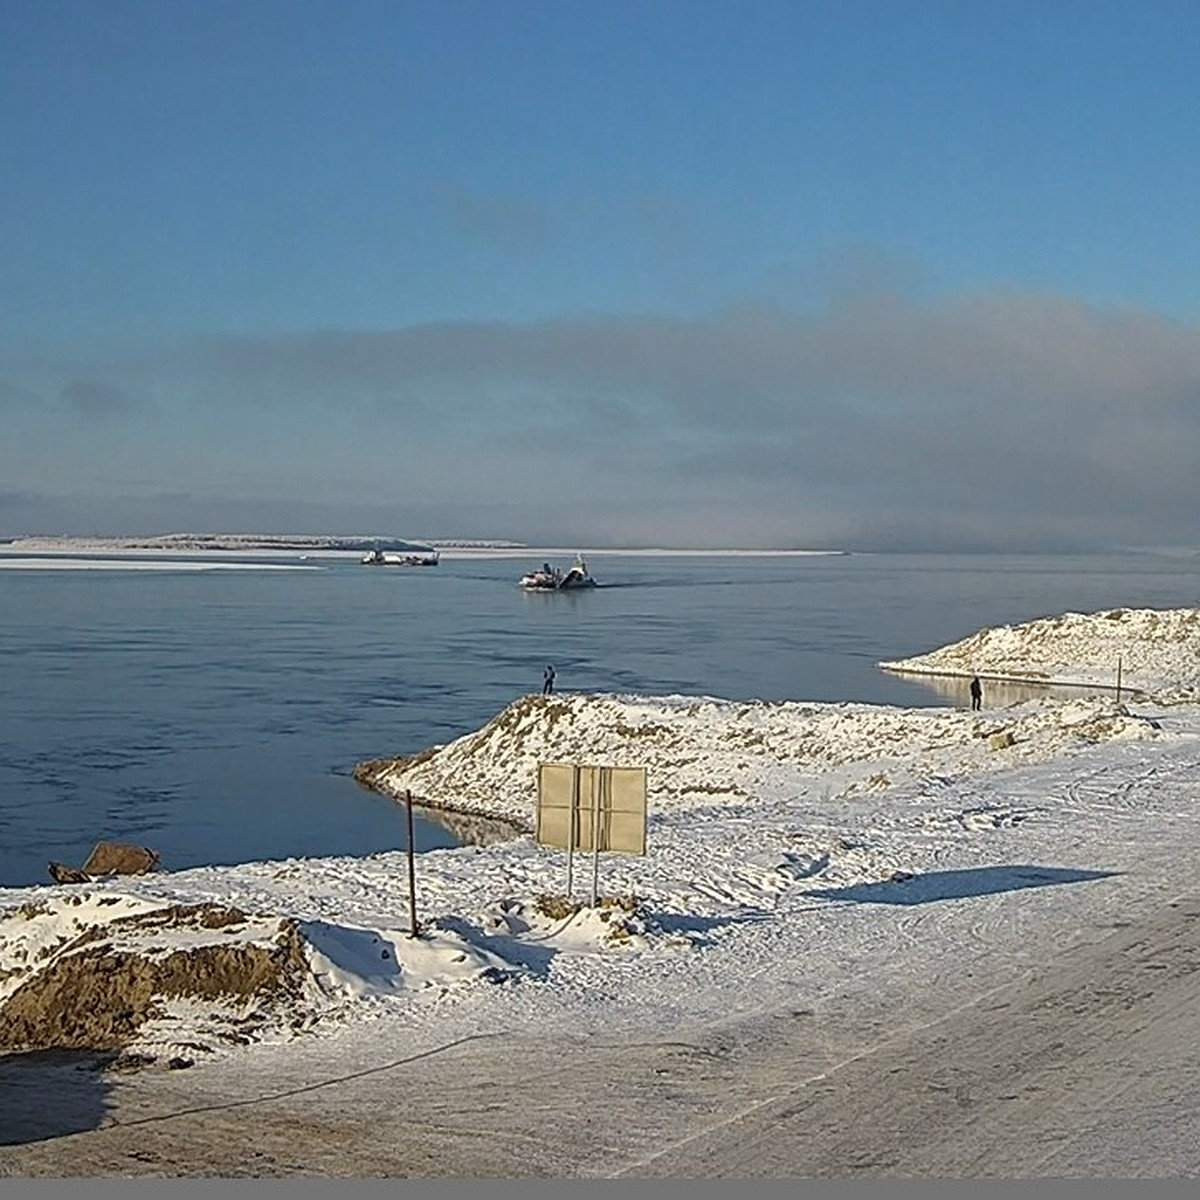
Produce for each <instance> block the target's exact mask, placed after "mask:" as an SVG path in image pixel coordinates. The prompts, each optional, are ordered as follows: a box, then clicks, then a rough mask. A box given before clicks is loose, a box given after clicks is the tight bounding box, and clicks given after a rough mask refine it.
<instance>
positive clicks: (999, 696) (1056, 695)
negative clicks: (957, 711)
mask: <svg viewBox="0 0 1200 1200" xmlns="http://www.w3.org/2000/svg"><path fill="white" fill-rule="evenodd" d="M889 673H890V674H895V675H903V676H904V678H905V679H907V680H909V681H910V682H911V683H916V684H919V685H920V686H921V687H923V688H925V689H926V690H928V691H930V692H933V693H934V694H935V695H938V696H942V697H943V698H945V699H947V700H949V701H950V702H951V703H952V704H953V705H954V706H955V707H956V708H970V707H971V693H970V690H969V689H970V686H971V680H970V677H969V676H966V675H961V676H960V675H913V674H910V673H908V672H904V671H893V672H889ZM980 683H981V684H982V685H983V707H984V708H1006V707H1008V705H1010V704H1023V703H1025V702H1026V701H1027V700H1046V699H1050V700H1079V699H1087V700H1095V699H1098V698H1100V697H1101V696H1112V697H1115V696H1116V688H1115V687H1081V686H1079V685H1074V686H1072V685H1069V684H1058V683H1055V684H1050V683H1032V682H1026V681H1024V680H1015V679H987V678H985V677H983V676H980ZM1121 698H1122V699H1123V700H1133V699H1140V698H1141V694H1140V693H1138V692H1134V691H1132V690H1131V689H1129V688H1122V689H1121Z"/></svg>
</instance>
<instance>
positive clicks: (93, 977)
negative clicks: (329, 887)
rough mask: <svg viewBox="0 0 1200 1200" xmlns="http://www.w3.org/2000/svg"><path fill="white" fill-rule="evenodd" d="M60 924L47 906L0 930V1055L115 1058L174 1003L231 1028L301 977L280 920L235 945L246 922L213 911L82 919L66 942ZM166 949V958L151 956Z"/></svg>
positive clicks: (291, 993) (238, 915)
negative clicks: (213, 1013) (92, 1053)
mask: <svg viewBox="0 0 1200 1200" xmlns="http://www.w3.org/2000/svg"><path fill="white" fill-rule="evenodd" d="M134 903H135V905H136V906H137V907H139V908H140V907H141V904H140V903H139V902H134ZM118 904H119V902H118ZM110 911H111V910H110ZM60 918H61V911H60V909H59V906H58V905H57V904H47V905H45V906H38V905H26V906H24V907H23V908H22V909H20V910H18V911H17V912H16V913H14V914H8V915H7V918H6V919H5V921H4V923H3V926H0V928H2V929H3V936H0V949H2V950H4V951H6V952H7V953H5V954H4V955H3V959H4V960H5V961H6V962H8V963H16V964H20V965H10V966H8V968H7V969H6V970H4V971H3V972H0V995H2V996H3V999H2V1001H0V1051H22V1050H46V1049H72V1050H113V1049H119V1048H121V1047H124V1046H125V1045H127V1044H128V1043H129V1042H130V1041H131V1040H133V1038H134V1037H136V1035H137V1034H138V1032H139V1031H140V1030H141V1028H142V1027H143V1026H144V1025H145V1024H146V1023H147V1022H148V1021H151V1020H156V1019H159V1018H162V1017H163V1016H164V1015H165V1008H164V1004H165V1003H166V1002H169V1001H171V1000H179V999H187V1000H190V1001H196V1002H199V1003H203V1004H208V1005H210V1006H212V1007H216V1008H221V1009H225V1010H227V1011H228V1013H229V1014H230V1015H231V1016H232V1017H233V1018H234V1024H236V1022H237V1020H238V1019H246V1018H248V1017H249V1016H250V1015H251V1013H252V1012H253V1010H255V1009H257V1008H260V1007H262V1006H264V1005H266V1006H269V1005H271V1004H272V1003H273V1002H274V1001H276V1000H284V999H294V998H296V997H298V996H299V995H300V993H301V990H302V986H303V982H304V980H305V977H306V976H307V974H308V969H307V963H306V961H305V956H304V953H303V948H302V945H301V942H300V939H299V937H298V934H297V929H296V925H295V923H294V922H290V921H287V920H283V919H277V920H275V921H274V922H270V923H268V925H271V924H273V926H274V928H273V930H270V929H268V928H262V929H259V930H258V931H257V932H258V934H259V937H258V938H257V939H250V940H244V939H245V935H246V932H247V930H248V928H249V927H250V926H251V925H252V922H251V919H250V918H249V917H247V916H246V914H244V913H242V912H239V911H238V910H237V909H233V908H223V907H219V906H216V905H193V906H185V905H170V906H166V907H158V908H152V909H150V910H148V911H145V910H143V911H134V912H132V913H129V914H128V915H121V916H114V917H113V919H112V920H111V921H107V922H93V921H92V920H91V919H84V920H81V921H78V922H76V923H75V924H76V930H75V931H74V936H71V932H72V931H70V930H66V929H64V926H63V922H62V920H61V919H60ZM39 924H42V925H45V926H46V928H45V929H44V930H43V929H39ZM22 926H24V928H22ZM51 927H53V930H54V932H53V934H52V936H50V937H43V936H42V935H43V934H44V933H49V932H50V928H51ZM265 933H269V935H270V936H269V937H267V938H264V937H263V936H262V935H263V934H265ZM181 938H182V939H183V941H184V944H180V941H181ZM168 939H169V940H170V942H171V943H172V944H173V948H167V947H166V945H160V946H156V942H157V943H165V942H167V941H168ZM187 943H190V944H187ZM241 1040H246V1039H244V1038H243V1039H241Z"/></svg>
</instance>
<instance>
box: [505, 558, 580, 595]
mask: <svg viewBox="0 0 1200 1200" xmlns="http://www.w3.org/2000/svg"><path fill="white" fill-rule="evenodd" d="M520 583H521V587H523V588H524V589H525V590H526V591H527V592H567V591H575V590H576V589H579V588H592V587H596V581H595V580H594V579H593V578H592V576H591V572H589V571H588V568H587V563H586V562H584V561H583V555H582V554H577V555H576V556H575V561H574V563H572V565H571V567H570V568H569V569H568V570H566V571H563V570H562V569H561V568H559V567H552V566H551V565H550V564H549V563H548V562H544V563H542V565H541V567H540V568H539V569H538V570H536V571H530V572H529V574H528V575H522V576H521V580H520Z"/></svg>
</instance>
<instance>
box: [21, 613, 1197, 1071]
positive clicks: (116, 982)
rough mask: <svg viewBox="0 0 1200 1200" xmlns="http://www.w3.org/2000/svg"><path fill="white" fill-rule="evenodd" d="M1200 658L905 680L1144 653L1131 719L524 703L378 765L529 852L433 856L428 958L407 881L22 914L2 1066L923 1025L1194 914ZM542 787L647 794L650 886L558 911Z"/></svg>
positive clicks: (1142, 622) (297, 885)
mask: <svg viewBox="0 0 1200 1200" xmlns="http://www.w3.org/2000/svg"><path fill="white" fill-rule="evenodd" d="M1198 634H1200V612H1198V611H1197V610H1184V611H1178V612H1152V611H1148V610H1136V611H1131V610H1119V611H1117V612H1113V613H1100V614H1091V615H1080V614H1067V615H1066V616H1063V617H1058V618H1053V619H1049V620H1046V621H1042V622H1033V623H1031V624H1029V625H1026V626H1020V627H1016V628H1006V629H1001V630H990V631H984V632H982V633H980V634H978V635H976V636H975V637H973V638H970V639H967V640H966V641H965V642H963V643H960V644H958V645H957V646H952V647H947V648H944V649H942V650H939V651H935V652H933V653H931V654H929V655H926V656H922V657H920V658H916V659H909V660H906V661H905V662H903V663H892V664H888V665H889V667H890V668H891V669H906V670H914V671H915V670H921V671H937V672H943V673H955V672H958V673H963V674H970V673H973V672H978V673H979V674H980V675H981V676H984V677H985V678H986V679H993V680H994V679H1004V678H1018V679H1020V678H1025V679H1028V678H1037V679H1042V680H1062V681H1071V682H1086V683H1090V684H1111V682H1112V681H1111V680H1110V678H1109V674H1110V672H1109V670H1108V667H1109V664H1115V662H1116V660H1117V656H1118V655H1120V656H1121V658H1122V663H1123V683H1124V686H1125V688H1127V689H1136V694H1135V695H1132V696H1131V695H1130V694H1129V693H1126V694H1125V695H1123V697H1122V699H1121V700H1120V701H1118V699H1117V698H1116V696H1115V695H1114V694H1113V692H1112V690H1111V688H1109V689H1101V688H1099V687H1097V689H1096V690H1095V692H1094V693H1092V694H1089V695H1086V696H1084V697H1076V698H1071V699H1065V700H1064V699H1053V698H1049V697H1044V698H1037V699H1031V700H1024V701H1022V702H1020V703H1016V704H1012V705H1006V706H1004V707H997V706H995V705H994V704H993V703H991V702H989V696H988V691H987V690H986V689H985V698H984V709H983V711H982V712H977V713H975V712H969V711H966V710H964V709H963V708H962V707H957V706H956V707H945V708H932V709H929V708H922V709H900V708H890V707H882V706H872V705H861V704H816V703H803V702H786V703H776V702H772V703H766V702H761V703H745V702H738V703H735V702H730V701H725V700H721V699H718V698H712V697H695V696H661V697H651V696H631V695H571V694H565V695H554V696H529V697H525V698H523V699H521V700H519V701H517V702H515V703H514V704H513V705H511V706H510V707H508V708H507V709H505V710H504V711H503V712H501V713H499V714H497V716H496V717H495V718H494V719H493V720H492V721H491V722H490V723H489V724H488V725H487V726H485V727H484V728H483V729H481V730H479V731H477V732H475V733H473V734H470V735H468V736H466V737H463V738H460V739H458V740H457V741H455V742H452V743H450V744H448V745H445V746H439V747H431V748H430V749H429V750H427V751H425V752H424V753H422V754H420V755H417V756H415V757H414V758H412V759H408V760H394V761H386V762H381V763H375V764H370V765H369V766H365V767H364V770H365V771H366V773H368V774H369V775H370V776H371V778H372V779H373V781H374V783H375V786H377V787H379V788H380V789H381V790H385V791H388V792H390V793H391V794H393V795H395V796H396V797H397V798H402V797H403V796H404V795H405V793H406V791H407V792H411V794H412V795H413V797H414V798H416V799H418V800H419V801H421V802H423V803H425V804H427V805H430V806H433V807H442V808H445V809H449V810H452V811H453V812H454V813H456V814H458V815H459V816H461V815H463V814H466V815H467V816H470V815H477V816H480V817H489V818H500V819H504V820H506V821H508V822H511V823H512V825H513V835H512V837H511V839H509V840H506V841H501V842H499V843H494V844H489V845H486V846H484V845H475V846H463V847H460V848H456V849H449V850H436V851H430V852H426V853H423V854H421V855H419V856H417V859H416V864H415V878H416V889H415V895H414V896H413V897H412V899H413V900H414V901H415V906H416V913H417V920H418V936H416V937H413V936H411V934H412V930H411V928H410V923H409V921H410V892H409V887H408V874H407V870H408V864H407V858H406V856H405V855H404V854H403V853H388V854H380V855H374V856H370V857H367V858H337V859H306V860H288V861H283V862H262V863H250V864H245V865H242V866H237V867H220V868H204V869H196V870H190V871H183V872H176V873H171V874H166V873H163V874H154V875H146V876H138V877H121V878H111V879H107V880H102V881H96V882H92V883H86V884H75V885H62V886H46V887H34V888H24V889H8V890H5V891H2V892H0V910H2V913H0V1050H13V1049H22V1048H28V1047H32V1046H48V1045H64V1046H95V1045H97V1044H100V1043H105V1044H109V1045H112V1046H119V1047H121V1048H122V1049H123V1051H124V1053H125V1054H126V1056H127V1057H128V1058H129V1059H130V1061H136V1062H140V1063H143V1064H145V1065H146V1066H148V1067H154V1066H156V1065H175V1066H180V1065H189V1064H195V1065H197V1066H199V1065H201V1064H204V1063H212V1062H217V1061H225V1062H226V1063H230V1062H232V1061H236V1060H243V1061H245V1062H247V1064H250V1063H252V1062H253V1061H255V1056H256V1055H260V1054H268V1053H274V1051H272V1050H271V1047H272V1046H274V1047H278V1048H283V1047H285V1046H287V1045H289V1044H292V1043H295V1042H297V1041H298V1040H302V1041H305V1042H307V1043H309V1044H313V1043H314V1042H319V1041H320V1040H321V1039H336V1040H338V1044H339V1045H343V1046H345V1047H347V1049H346V1051H345V1053H346V1054H347V1056H349V1057H352V1056H353V1047H354V1046H359V1047H366V1046H367V1045H368V1043H369V1046H370V1052H371V1053H372V1054H374V1055H377V1056H378V1055H386V1054H387V1053H388V1051H389V1048H392V1049H394V1048H397V1047H406V1048H412V1047H413V1046H419V1045H428V1044H434V1043H436V1042H439V1041H444V1040H448V1039H449V1038H451V1037H454V1036H464V1035H469V1034H471V1033H476V1032H479V1031H487V1030H501V1029H506V1028H515V1027H533V1026H535V1025H536V1027H538V1028H539V1029H542V1030H545V1031H547V1032H548V1033H551V1032H554V1031H562V1032H565V1031H570V1032H571V1033H573V1034H576V1035H577V1034H579V1033H580V1032H581V1031H583V1032H586V1031H587V1030H597V1029H603V1030H604V1031H606V1032H607V1033H608V1034H609V1035H613V1034H614V1033H619V1031H621V1030H622V1029H633V1028H635V1027H636V1028H637V1029H638V1030H639V1031H641V1032H642V1033H643V1034H645V1033H646V1032H647V1031H649V1032H653V1031H655V1030H658V1031H660V1032H665V1031H668V1030H671V1029H674V1028H677V1027H678V1026H679V1025H681V1024H684V1023H688V1022H702V1021H705V1020H712V1019H713V1018H714V1016H715V1015H720V1016H721V1017H723V1018H730V1017H738V1016H741V1017H752V1016H753V1015H754V1014H756V1013H770V1012H771V1011H773V1010H775V1009H778V1008H781V1007H783V1006H785V1005H791V1006H793V1007H794V1006H795V1004H796V1003H797V1001H798V1000H802V1001H803V1003H804V1004H806V1005H807V1006H809V1007H810V1008H813V1009H814V1010H819V1009H820V1007H821V1006H822V1005H823V1004H827V1003H830V1002H832V1001H833V999H834V998H836V997H844V996H846V995H850V994H855V995H859V996H862V997H866V998H867V999H868V1000H870V999H871V998H874V1002H876V1003H881V1004H882V1003H885V1002H886V1003H888V1004H895V1005H897V1006H898V1007H904V1009H905V1011H907V1012H910V1013H911V1014H912V1019H914V1020H917V1019H919V1018H920V1017H921V1016H922V1015H923V1014H931V1013H934V1012H936V1011H941V1010H944V1009H945V1008H946V1006H948V1005H951V1004H953V1003H954V1001H955V999H956V997H958V996H960V995H967V994H970V992H971V990H972V988H974V987H977V985H978V980H979V978H981V977H982V976H983V975H984V974H985V973H987V972H989V971H990V972H993V973H995V972H998V971H999V972H1003V970H1006V969H1008V970H1012V969H1017V968H1019V967H1020V965H1021V964H1022V963H1023V962H1025V961H1028V960H1029V959H1030V958H1031V956H1033V955H1034V954H1036V953H1038V952H1040V951H1044V950H1045V947H1046V945H1047V941H1048V939H1049V940H1050V941H1052V942H1055V943H1057V944H1063V945H1065V944H1067V943H1069V942H1070V941H1071V940H1072V939H1074V940H1079V939H1086V938H1088V937H1090V936H1093V935H1094V934H1095V932H1096V931H1097V930H1100V929H1104V928H1111V924H1112V922H1113V920H1114V919H1116V918H1118V917H1121V916H1124V915H1127V914H1129V913H1130V912H1133V911H1136V910H1137V909H1138V908H1139V907H1140V906H1147V905H1152V904H1156V903H1159V902H1161V901H1162V900H1164V899H1165V898H1169V897H1170V896H1173V895H1175V894H1176V893H1177V892H1178V891H1180V890H1181V887H1182V886H1183V883H1184V882H1185V881H1186V878H1185V877H1186V875H1187V873H1188V872H1189V870H1190V866H1191V865H1194V862H1195V860H1196V859H1197V858H1198V857H1200V855H1198V854H1197V849H1198V848H1200V808H1198V806H1197V805H1196V796H1197V794H1200V703H1197V690H1196V689H1197V683H1198V681H1200V637H1198ZM542 762H581V763H596V764H600V765H605V764H607V765H618V766H620V765H625V766H644V767H646V768H647V772H648V775H647V778H648V827H647V853H646V854H645V856H633V855H618V854H605V855H603V856H602V857H601V858H600V859H599V860H598V861H597V862H595V864H593V860H592V859H591V857H590V856H588V855H577V856H576V858H575V861H574V871H573V875H574V878H573V884H574V887H573V892H574V895H573V896H572V897H568V896H566V894H565V892H566V882H567V862H566V855H565V854H564V853H563V852H562V851H559V850H552V849H547V848H543V847H539V846H538V845H536V844H535V841H534V838H533V837H532V836H531V835H530V832H529V831H530V830H531V829H532V828H533V825H534V818H535V812H536V802H537V794H536V767H537V764H538V763H542ZM593 866H595V869H596V872H597V874H596V880H597V884H598V893H599V903H598V904H596V905H595V906H594V907H593V906H592V905H591V904H590V903H589V901H590V891H591V884H592V870H593ZM114 1014H116V1015H115V1016H114ZM364 1052H365V1050H364Z"/></svg>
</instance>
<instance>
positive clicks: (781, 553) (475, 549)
mask: <svg viewBox="0 0 1200 1200" xmlns="http://www.w3.org/2000/svg"><path fill="white" fill-rule="evenodd" d="M376 547H378V548H379V549H381V550H394V551H409V550H414V551H415V550H422V549H425V550H428V549H436V550H437V551H438V552H439V554H440V556H441V557H442V558H443V559H452V558H530V559H533V558H538V559H542V558H562V557H571V556H573V555H575V554H577V553H583V554H586V555H589V556H595V557H601V556H604V555H621V556H627V557H655V558H658V557H692V558H704V557H713V558H716V557H739V558H788V557H792V558H795V557H820V556H837V555H845V554H847V553H849V552H848V551H846V550H770V549H766V550H752V549H739V548H734V547H730V548H723V549H708V550H697V549H674V548H671V547H665V546H664V547H622V546H599V547H597V546H591V547H589V546H570V547H567V546H535V545H525V544H523V543H520V542H509V541H503V540H494V541H490V540H479V541H472V540H469V539H454V538H451V539H446V540H442V539H440V538H427V539H425V538H422V539H403V538H396V537H373V536H370V535H348V536H345V537H341V536H325V535H307V534H304V535H300V534H298V535H296V536H287V535H274V534H165V535H163V536H157V537H126V538H118V537H22V538H14V539H12V540H11V541H8V542H0V557H3V556H4V555H10V556H15V555H21V554H97V555H99V554H122V555H136V556H139V557H142V556H160V557H163V556H174V555H179V554H209V553H220V554H253V555H256V556H275V555H283V556H287V557H293V558H294V557H296V556H297V555H301V554H302V555H305V556H306V557H312V558H319V557H331V558H341V557H344V556H347V555H357V554H361V553H363V552H364V551H366V550H373V549H375V548H376Z"/></svg>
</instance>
